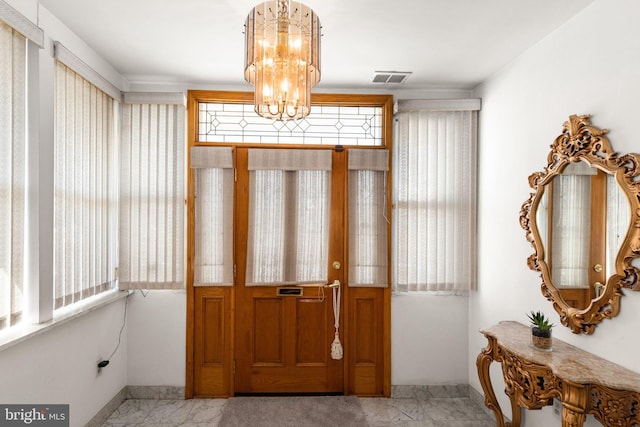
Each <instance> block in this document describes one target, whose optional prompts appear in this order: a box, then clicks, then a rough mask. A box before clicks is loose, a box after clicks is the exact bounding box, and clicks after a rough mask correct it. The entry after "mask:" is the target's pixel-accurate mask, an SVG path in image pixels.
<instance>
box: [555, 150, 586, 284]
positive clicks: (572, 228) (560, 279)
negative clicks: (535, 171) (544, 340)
mask: <svg viewBox="0 0 640 427" xmlns="http://www.w3.org/2000/svg"><path fill="white" fill-rule="evenodd" d="M595 174H596V170H595V169H591V168H589V167H588V165H587V164H586V163H583V162H580V163H573V164H570V165H568V166H567V167H566V168H565V170H564V172H563V173H562V174H560V175H558V176H556V177H555V178H553V203H552V214H551V215H552V225H551V227H552V228H551V233H552V234H551V235H552V236H553V239H552V243H551V277H552V278H553V283H554V284H555V285H556V287H557V288H559V289H561V288H588V287H589V277H588V274H589V271H588V268H589V262H590V261H589V257H590V255H589V249H590V246H591V233H589V231H588V230H590V229H591V176H592V175H595Z"/></svg>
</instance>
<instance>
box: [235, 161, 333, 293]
mask: <svg viewBox="0 0 640 427" xmlns="http://www.w3.org/2000/svg"><path fill="white" fill-rule="evenodd" d="M248 163H249V164H248V168H249V180H250V187H249V188H250V189H249V230H248V243H247V274H246V285H248V286H255V285H262V286H265V285H266V286H268V285H280V284H302V283H325V282H326V281H327V264H328V258H329V220H330V212H331V209H330V204H331V151H329V150H270V149H253V150H249V158H248Z"/></svg>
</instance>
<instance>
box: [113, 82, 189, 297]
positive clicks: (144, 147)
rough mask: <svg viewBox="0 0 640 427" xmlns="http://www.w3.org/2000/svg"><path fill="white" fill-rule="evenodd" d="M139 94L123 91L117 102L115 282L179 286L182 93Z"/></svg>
mask: <svg viewBox="0 0 640 427" xmlns="http://www.w3.org/2000/svg"><path fill="white" fill-rule="evenodd" d="M143 95H147V94H125V103H124V104H123V106H122V136H121V143H120V271H119V273H120V277H119V278H120V281H119V285H120V289H180V288H184V258H185V257H184V209H185V207H184V198H185V191H184V171H185V168H184V152H185V151H184V150H185V148H184V146H185V144H184V114H185V111H184V96H183V95H182V94H177V95H179V96H177V97H176V96H174V97H173V98H175V99H171V98H172V97H171V96H167V99H151V98H154V96H152V95H149V96H143ZM134 96H135V99H133V98H134ZM143 98H146V99H143Z"/></svg>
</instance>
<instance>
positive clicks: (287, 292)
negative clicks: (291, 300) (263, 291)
mask: <svg viewBox="0 0 640 427" xmlns="http://www.w3.org/2000/svg"><path fill="white" fill-rule="evenodd" d="M277 295H278V296H279V297H301V296H302V288H278V293H277Z"/></svg>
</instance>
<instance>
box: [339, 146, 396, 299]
mask: <svg viewBox="0 0 640 427" xmlns="http://www.w3.org/2000/svg"><path fill="white" fill-rule="evenodd" d="M348 155H349V281H348V283H349V286H366V287H386V286H388V284H389V278H388V253H389V252H388V237H387V236H388V233H387V229H388V226H389V222H388V215H387V207H388V206H387V203H386V202H387V191H386V190H387V172H388V171H389V152H388V151H387V150H372V149H368V150H367V149H350V150H349V151H348Z"/></svg>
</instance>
